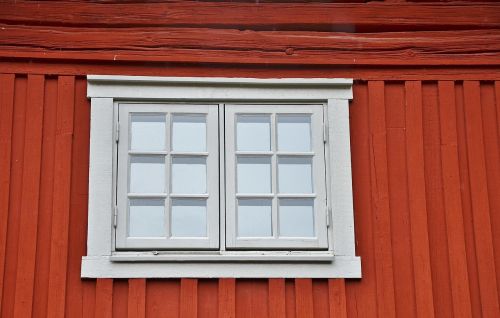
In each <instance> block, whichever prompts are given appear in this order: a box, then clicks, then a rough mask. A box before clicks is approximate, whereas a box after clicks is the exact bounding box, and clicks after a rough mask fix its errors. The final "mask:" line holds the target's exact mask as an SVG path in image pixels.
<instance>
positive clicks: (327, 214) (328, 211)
mask: <svg viewBox="0 0 500 318" xmlns="http://www.w3.org/2000/svg"><path fill="white" fill-rule="evenodd" d="M331 215H332V208H327V209H326V227H330V219H331Z"/></svg>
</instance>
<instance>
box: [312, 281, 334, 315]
mask: <svg viewBox="0 0 500 318" xmlns="http://www.w3.org/2000/svg"><path fill="white" fill-rule="evenodd" d="M328 289H329V287H328V279H313V280H312V298H313V312H314V317H317V318H330V295H329V291H328Z"/></svg>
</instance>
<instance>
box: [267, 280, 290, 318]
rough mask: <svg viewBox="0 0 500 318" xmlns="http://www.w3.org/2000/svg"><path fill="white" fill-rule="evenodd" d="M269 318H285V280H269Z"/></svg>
mask: <svg viewBox="0 0 500 318" xmlns="http://www.w3.org/2000/svg"><path fill="white" fill-rule="evenodd" d="M268 308H269V317H276V318H284V317H286V311H285V310H286V307H285V279H283V278H271V279H269V307H268Z"/></svg>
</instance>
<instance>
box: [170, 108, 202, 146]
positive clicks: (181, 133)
mask: <svg viewBox="0 0 500 318" xmlns="http://www.w3.org/2000/svg"><path fill="white" fill-rule="evenodd" d="M205 121H206V119H205V115H174V116H173V119H172V150H173V151H206V149H207V147H206V143H207V128H206V123H205Z"/></svg>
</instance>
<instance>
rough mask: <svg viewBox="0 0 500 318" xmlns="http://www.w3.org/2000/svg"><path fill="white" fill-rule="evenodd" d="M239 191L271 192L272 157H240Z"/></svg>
mask: <svg viewBox="0 0 500 318" xmlns="http://www.w3.org/2000/svg"><path fill="white" fill-rule="evenodd" d="M237 169H238V174H237V181H238V182H237V183H238V192H239V193H271V158H269V157H239V158H238V168H237Z"/></svg>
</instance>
